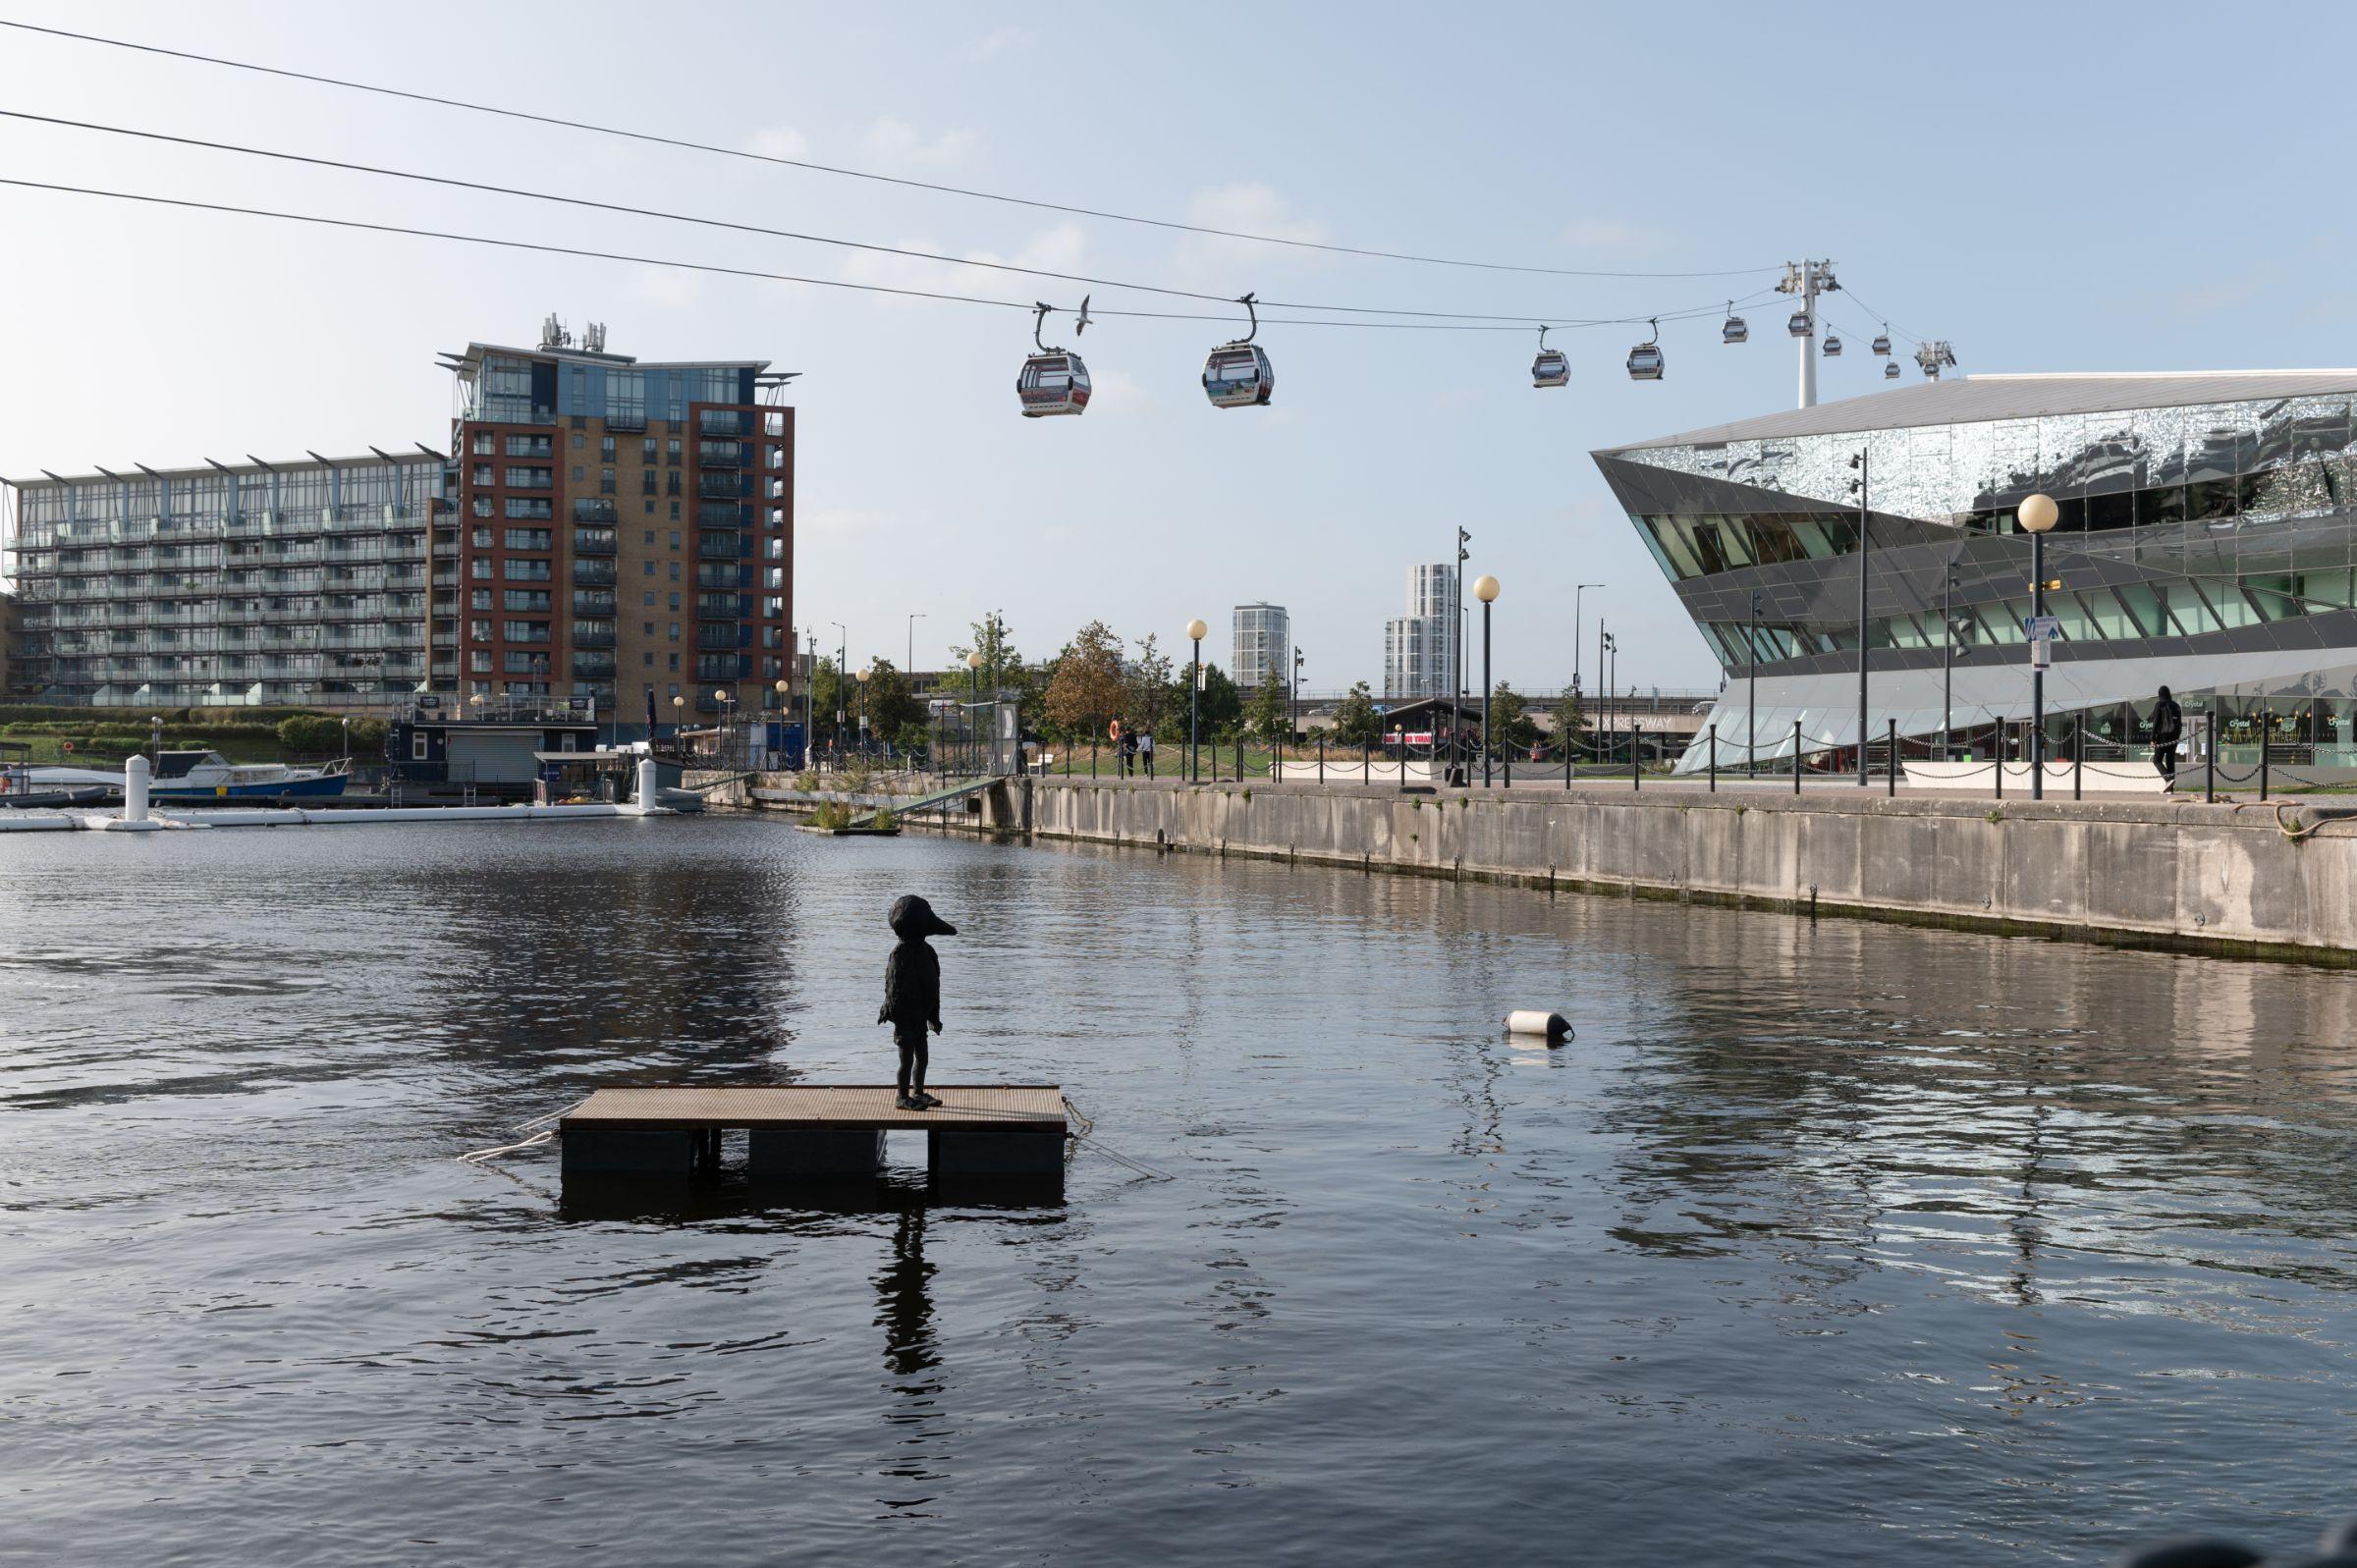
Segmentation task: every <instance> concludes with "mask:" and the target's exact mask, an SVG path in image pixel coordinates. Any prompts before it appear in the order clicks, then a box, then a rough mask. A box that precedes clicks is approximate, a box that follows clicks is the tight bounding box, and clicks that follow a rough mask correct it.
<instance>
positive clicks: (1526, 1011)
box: [1506, 1007, 1571, 1045]
mask: <svg viewBox="0 0 2357 1568" xmlns="http://www.w3.org/2000/svg"><path fill="white" fill-rule="evenodd" d="M1506 1032H1507V1034H1509V1035H1544V1036H1546V1037H1547V1043H1548V1044H1549V1045H1553V1044H1555V1043H1556V1042H1557V1041H1559V1040H1568V1039H1570V1038H1571V1021H1570V1020H1569V1019H1568V1018H1565V1017H1564V1016H1563V1015H1562V1013H1560V1012H1547V1011H1544V1010H1542V1009H1540V1008H1537V1007H1518V1008H1516V1009H1515V1010H1514V1011H1512V1012H1509V1013H1507V1015H1506Z"/></svg>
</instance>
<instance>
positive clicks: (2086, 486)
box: [1595, 371, 2357, 767]
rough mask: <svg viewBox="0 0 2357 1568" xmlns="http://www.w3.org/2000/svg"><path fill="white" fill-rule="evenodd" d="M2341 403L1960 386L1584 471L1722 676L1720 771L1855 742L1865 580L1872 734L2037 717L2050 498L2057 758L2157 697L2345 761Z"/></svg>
mask: <svg viewBox="0 0 2357 1568" xmlns="http://www.w3.org/2000/svg"><path fill="white" fill-rule="evenodd" d="M2234 392H2247V393H2248V395H2246V396H2240V397H2220V394H2221V393H2234ZM2180 399H2181V400H2185V401H2178V400H2180ZM2353 406H2357V371H2348V372H2285V373H2268V374H2253V375H2250V376H2247V377H2242V376H2234V375H2200V376H2088V377H1966V378H1963V379H1961V380H1957V381H1951V382H1944V383H1937V384H1934V385H1931V386H1927V387H1923V388H1913V389H1907V390H1905V391H1902V392H1897V393H1889V394H1884V395H1881V396H1879V397H1869V398H1859V399H1854V400H1851V401H1849V402H1847V403H1843V404H1835V405H1829V406H1823V407H1819V408H1813V409H1803V410H1796V411H1793V412H1790V413H1784V414H1778V415H1771V416H1768V417H1766V418H1763V419H1758V420H1752V421H1747V422H1745V423H1743V424H1736V425H1730V426H1726V427H1722V428H1720V429H1718V430H1713V431H1703V432H1696V433H1695V434H1694V435H1692V436H1689V437H1674V438H1670V439H1668V440H1664V441H1658V442H1647V443H1643V444H1640V445H1637V446H1632V447H1625V448H1617V449H1612V450H1608V451H1603V452H1599V453H1597V454H1595V457H1596V460H1597V462H1598V464H1599V466H1600V467H1601V468H1602V469H1603V472H1604V475H1605V478H1606V480H1607V481H1608V482H1609V483H1610V484H1611V485H1612V487H1613V490H1614V493H1615V494H1616V496H1617V498H1618V499H1619V501H1620V504H1621V505H1622V507H1623V508H1624V509H1625V510H1626V511H1627V513H1628V514H1629V516H1630V518H1631V520H1632V522H1633V523H1634V525H1635V526H1636V528H1637V530H1638V534H1639V537H1640V538H1641V539H1643V541H1644V542H1645V544H1646V546H1647V548H1648V549H1649V550H1650V551H1651V552H1652V554H1653V557H1654V559H1655V561H1656V562H1657V563H1658V564H1659V565H1660V567H1661V568H1662V570H1663V572H1664V574H1665V575H1666V576H1668V577H1669V578H1670V580H1671V581H1672V583H1673V584H1674V585H1675V587H1676V590H1677V594H1678V597H1679V599H1680V600H1681V601H1682V602H1683V603H1684V605H1685V607H1686V609H1687V611H1688V613H1689V614H1691V615H1692V616H1693V618H1694V622H1695V625H1696V627H1697V628H1698V629H1699V630H1700V631H1701V633H1702V635H1703V637H1704V640H1705V641H1706V642H1708V643H1709V645H1710V647H1711V650H1712V653H1713V654H1714V656H1715V657H1717V658H1718V660H1719V662H1720V664H1721V667H1722V669H1723V671H1724V672H1725V676H1726V682H1727V683H1726V690H1725V693H1724V694H1723V696H1722V698H1721V700H1720V702H1719V704H1718V708H1717V710H1716V711H1715V713H1714V715H1713V722H1714V723H1716V724H1717V725H1718V732H1719V742H1720V746H1721V751H1722V759H1723V760H1727V758H1728V757H1729V756H1731V757H1732V758H1733V759H1734V760H1735V761H1737V762H1739V761H1740V760H1741V758H1742V756H1743V754H1744V750H1745V748H1746V746H1747V745H1748V746H1751V747H1754V748H1756V751H1757V754H1758V755H1759V756H1761V757H1762V758H1770V757H1776V756H1782V757H1784V758H1787V759H1788V758H1789V757H1790V756H1791V754H1792V750H1793V747H1794V744H1795V739H1794V726H1795V724H1797V725H1798V726H1799V739H1798V744H1799V746H1800V748H1801V750H1802V751H1803V752H1804V753H1805V752H1812V751H1822V750H1825V749H1827V748H1834V747H1841V746H1847V745H1853V744H1855V743H1856V740H1857V734H1856V730H1857V671H1858V663H1859V659H1860V656H1861V650H1860V648H1859V618H1858V584H1859V575H1860V571H1861V565H1863V570H1864V573H1865V576H1866V587H1867V617H1866V627H1865V641H1866V644H1867V646H1866V649H1865V650H1864V652H1865V655H1866V657H1867V658H1868V659H1869V660H1870V676H1871V679H1870V692H1871V704H1870V705H1871V709H1872V716H1871V720H1870V729H1871V730H1872V731H1873V736H1872V738H1875V739H1880V738H1881V737H1882V735H1883V733H1884V732H1885V726H1886V722H1887V721H1889V720H1895V721H1896V722H1897V725H1898V729H1899V731H1900V733H1901V734H1902V735H1906V736H1910V737H1918V738H1921V737H1932V738H1935V739H1936V738H1938V737H1939V736H1940V735H1941V734H1942V733H1943V732H1944V731H1945V732H1946V733H1947V734H1949V735H1950V736H1951V737H1952V738H1953V739H1954V741H1955V742H1956V743H1958V744H1959V745H1960V746H1971V747H1973V748H1974V749H1975V751H1976V754H1977V755H1980V756H1984V757H1985V756H1987V755H1989V754H1990V748H1991V747H1992V746H1994V745H1996V744H1999V743H2001V738H2002V735H2003V731H2004V729H2005V727H2007V726H2010V725H2018V723H2019V722H2020V721H2021V720H2023V719H2024V718H2025V717H2026V716H2027V715H2028V713H2029V712H2030V695H2029V685H2030V679H2029V676H2030V667H2029V653H2028V649H2027V645H2026V643H2025V641H2024V633H2023V620H2024V618H2025V617H2026V616H2028V615H2029V613H2030V580H2029V579H2030V569H2029V568H2030V546H2029V539H2028V536H2027V535H2026V534H2023V533H2021V532H2019V531H2018V530H2017V527H2016V524H2015V521H2014V509H2015V507H2017V506H2018V505H2019V503H2020V502H2021V500H2022V499H2023V498H2024V497H2026V496H2028V495H2030V494H2032V493H2033V492H2043V493H2045V494H2047V495H2050V496H2053V497H2054V498H2055V499H2056V502H2057V503H2058V504H2059V507H2060V510H2061V520H2060V522H2059V524H2058V525H2057V526H2056V528H2055V529H2054V530H2053V531H2052V532H2051V533H2050V534H2049V535H2048V536H2047V577H2048V580H2049V582H2050V584H2052V583H2055V582H2057V581H2058V582H2059V583H2060V586H2059V587H2058V588H2050V591H2049V593H2048V595H2047V598H2048V605H2047V609H2048V613H2049V614H2052V615H2054V616H2056V618H2057V619H2058V620H2059V622H2060V623H2061V628H2062V632H2061V635H2062V640H2061V642H2060V643H2059V645H2058V646H2057V647H2056V651H2055V662H2054V666H2053V668H2052V669H2051V670H2050V671H2049V673H2048V678H2047V704H2048V712H2049V725H2050V730H2052V732H2053V733H2054V735H2055V737H2056V739H2057V740H2060V739H2061V738H2063V737H2064V736H2066V735H2067V734H2068V733H2070V732H2071V731H2072V730H2074V729H2075V728H2076V727H2077V726H2079V725H2080V724H2082V723H2084V725H2085V726H2086V729H2087V732H2088V733H2089V734H2090V735H2091V736H2095V737H2098V738H2099V739H2100V740H2101V741H2103V742H2104V743H2107V744H2111V745H2117V746H2123V747H2124V746H2132V745H2133V744H2135V743H2136V742H2137V741H2138V740H2139V739H2141V738H2142V735H2141V733H2140V730H2139V728H2138V727H2139V725H2140V724H2141V723H2142V721H2143V718H2144V717H2145V715H2147V714H2148V713H2149V710H2150V704H2151V699H2152V697H2153V694H2154V692H2155V691H2156V690H2157V688H2158V687H2160V686H2161V685H2164V684H2165V685H2168V686H2170V687H2172V688H2173V689H2174V691H2175V692H2176V694H2177V695H2178V697H2179V698H2180V700H2183V701H2185V704H2186V707H2187V709H2188V711H2189V712H2195V713H2198V712H2200V711H2202V710H2204V709H2211V708H2215V709H2216V710H2217V711H2218V712H2219V714H2220V740H2221V742H2224V743H2228V744H2237V745H2249V746H2252V747H2254V748H2255V747H2256V745H2257V744H2258V743H2259V742H2260V740H2261V739H2262V738H2266V739H2269V740H2272V741H2275V742H2276V743H2280V744H2288V745H2297V746H2303V747H2317V748H2323V749H2325V750H2328V751H2330V752H2332V753H2335V754H2333V755H2319V756H2316V757H2315V758H2314V759H2313V760H2315V761H2318V762H2330V763H2339V762H2343V761H2350V762H2357V749H2353V748H2357V735H2352V732H2351V728H2350V725H2351V718H2352V714H2351V702H2350V696H2351V677H2352V670H2353V669H2357V510H2353V507H2352V500H2351V498H2352V496H2353V495H2357V408H2353ZM1844 426H1847V428H1844ZM1860 454H1863V456H1864V459H1865V471H1866V474H1867V477H1868V484H1867V490H1866V496H1865V512H1864V514H1863V516H1861V512H1860V506H1859V498H1858V497H1857V495H1856V494H1855V493H1854V492H1853V491H1852V489H1851V481H1852V480H1853V479H1855V478H1856V477H1857V470H1856V469H1854V468H1853V467H1852V465H1851V459H1852V458H1853V456H1857V455H1860ZM1861 528H1863V529H1864V530H1865V539H1866V548H1865V549H1864V551H1863V552H1861V548H1860V539H1861ZM1755 687H1756V692H1757V695H1756V699H1755V697H1754V690H1755ZM2344 752H2345V753H2346V754H2347V755H2346V756H2345V757H2344V756H2342V755H2339V754H2338V753H2344ZM1702 765H1703V762H1702V756H1701V750H1700V747H1699V745H1698V747H1697V749H1696V751H1694V752H1692V753H1689V755H1688V757H1687V758H1686V760H1685V763H1684V764H1683V766H1687V767H1700V766H1702Z"/></svg>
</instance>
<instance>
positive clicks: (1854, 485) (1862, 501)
mask: <svg viewBox="0 0 2357 1568" xmlns="http://www.w3.org/2000/svg"><path fill="white" fill-rule="evenodd" d="M1802 357H1803V358H1806V357H1807V350H1806V349H1803V350H1802ZM1849 465H1850V466H1851V467H1852V468H1855V469H1856V470H1857V471H1858V476H1857V477H1856V478H1855V479H1852V480H1851V481H1850V482H1849V488H1850V489H1852V490H1855V491H1856V492H1857V493H1858V787H1859V788H1861V789H1863V788H1865V787H1866V731H1867V725H1868V724H1869V723H1870V721H1869V720H1868V718H1867V713H1866V671H1867V667H1868V666H1869V665H1870V664H1872V663H1873V659H1872V656H1871V651H1872V647H1873V645H1872V644H1871V643H1870V642H1868V641H1867V632H1868V629H1869V628H1868V622H1867V620H1866V578H1867V569H1866V568H1867V565H1868V554H1867V552H1868V547H1869V545H1870V544H1871V543H1872V536H1871V535H1869V534H1868V532H1867V527H1868V517H1867V513H1866V473H1867V469H1866V451H1865V449H1864V448H1862V447H1861V448H1860V449H1858V450H1857V451H1856V452H1853V453H1851V454H1850V455H1849ZM1897 766H1898V759H1897V758H1896V757H1892V758H1891V767H1892V768H1893V769H1895V768H1896V767H1897Z"/></svg>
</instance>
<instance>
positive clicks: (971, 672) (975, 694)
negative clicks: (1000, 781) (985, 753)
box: [965, 648, 982, 773]
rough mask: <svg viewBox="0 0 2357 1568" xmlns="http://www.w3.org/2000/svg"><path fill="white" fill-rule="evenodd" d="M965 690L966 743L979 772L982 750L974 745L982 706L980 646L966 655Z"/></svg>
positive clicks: (969, 759)
mask: <svg viewBox="0 0 2357 1568" xmlns="http://www.w3.org/2000/svg"><path fill="white" fill-rule="evenodd" d="M965 690H966V696H967V699H968V700H967V702H966V705H965V728H966V743H967V746H968V747H969V749H970V750H971V752H972V755H971V756H969V757H968V759H967V760H968V761H970V762H973V763H975V764H976V765H977V766H976V767H975V770H974V771H975V772H977V773H979V772H980V771H981V769H980V767H979V764H980V762H981V760H982V759H981V752H980V748H979V747H976V746H974V745H973V739H974V715H975V714H976V713H977V712H978V711H979V710H980V708H981V706H982V650H981V649H979V648H976V649H974V650H973V651H972V652H971V653H969V654H967V655H966V656H965Z"/></svg>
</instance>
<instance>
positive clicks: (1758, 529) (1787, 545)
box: [1746, 516, 1801, 565]
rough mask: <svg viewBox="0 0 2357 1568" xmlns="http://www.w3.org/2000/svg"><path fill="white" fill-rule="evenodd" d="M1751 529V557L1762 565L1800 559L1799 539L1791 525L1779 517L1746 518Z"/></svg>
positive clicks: (1779, 563)
mask: <svg viewBox="0 0 2357 1568" xmlns="http://www.w3.org/2000/svg"><path fill="white" fill-rule="evenodd" d="M1746 524H1747V526H1748V527H1749V528H1750V530H1751V550H1752V557H1753V559H1755V560H1757V561H1758V562H1760V563H1761V564H1762V565H1781V563H1783V562H1787V561H1798V560H1800V559H1801V548H1800V540H1799V538H1798V537H1797V536H1795V535H1794V534H1793V532H1792V525H1791V524H1790V523H1788V522H1786V521H1785V520H1784V519H1783V518H1781V517H1776V516H1761V517H1751V518H1747V519H1746Z"/></svg>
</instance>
